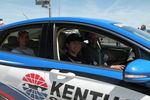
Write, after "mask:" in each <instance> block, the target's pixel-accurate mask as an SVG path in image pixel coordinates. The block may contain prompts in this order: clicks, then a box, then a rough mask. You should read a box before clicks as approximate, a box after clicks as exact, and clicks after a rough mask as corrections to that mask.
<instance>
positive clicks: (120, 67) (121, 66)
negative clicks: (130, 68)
mask: <svg viewBox="0 0 150 100" xmlns="http://www.w3.org/2000/svg"><path fill="white" fill-rule="evenodd" d="M124 67H125V65H111V66H110V68H113V69H117V70H123V69H124Z"/></svg>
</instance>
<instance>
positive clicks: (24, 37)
mask: <svg viewBox="0 0 150 100" xmlns="http://www.w3.org/2000/svg"><path fill="white" fill-rule="evenodd" d="M17 39H18V42H19V47H17V48H15V49H13V50H12V51H11V52H13V53H17V54H25V55H30V56H34V51H33V50H32V49H30V48H28V43H29V35H28V32H27V31H19V32H18V36H17Z"/></svg>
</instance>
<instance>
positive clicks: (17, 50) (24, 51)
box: [11, 47, 35, 56]
mask: <svg viewBox="0 0 150 100" xmlns="http://www.w3.org/2000/svg"><path fill="white" fill-rule="evenodd" d="M11 52H12V53H17V54H24V55H30V56H34V55H35V54H34V51H33V50H32V49H30V48H26V49H21V48H19V47H17V48H15V49H13V50H12V51H11Z"/></svg>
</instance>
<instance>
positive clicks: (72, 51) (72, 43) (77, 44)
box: [61, 33, 83, 63]
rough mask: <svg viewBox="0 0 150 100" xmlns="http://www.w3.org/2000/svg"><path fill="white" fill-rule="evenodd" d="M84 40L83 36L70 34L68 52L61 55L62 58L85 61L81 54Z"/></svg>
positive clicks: (67, 42) (78, 61)
mask: <svg viewBox="0 0 150 100" xmlns="http://www.w3.org/2000/svg"><path fill="white" fill-rule="evenodd" d="M82 41H83V39H82V37H80V36H79V35H78V34H74V33H73V34H70V35H69V36H68V37H67V39H66V47H67V52H66V54H64V55H63V56H61V60H64V61H70V62H75V63H83V60H82V59H81V57H80V56H79V52H80V50H81V42H82Z"/></svg>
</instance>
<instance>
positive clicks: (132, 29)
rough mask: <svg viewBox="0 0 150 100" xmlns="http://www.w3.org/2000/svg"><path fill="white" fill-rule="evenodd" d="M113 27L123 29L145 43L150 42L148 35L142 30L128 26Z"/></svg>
mask: <svg viewBox="0 0 150 100" xmlns="http://www.w3.org/2000/svg"><path fill="white" fill-rule="evenodd" d="M114 25H115V26H117V27H120V28H123V29H124V30H127V31H129V32H131V33H133V34H135V35H137V36H139V37H141V38H143V39H145V40H147V41H150V33H148V32H145V31H142V30H139V29H136V28H133V27H130V26H125V25H123V24H114Z"/></svg>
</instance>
